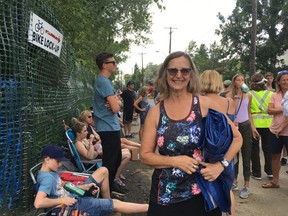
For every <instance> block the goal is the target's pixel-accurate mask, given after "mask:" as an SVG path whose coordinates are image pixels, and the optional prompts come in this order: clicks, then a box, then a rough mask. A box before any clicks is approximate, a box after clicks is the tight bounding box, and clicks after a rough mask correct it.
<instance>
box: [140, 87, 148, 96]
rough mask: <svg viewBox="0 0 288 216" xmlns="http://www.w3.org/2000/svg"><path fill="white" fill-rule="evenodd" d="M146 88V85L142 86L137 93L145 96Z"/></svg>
mask: <svg viewBox="0 0 288 216" xmlns="http://www.w3.org/2000/svg"><path fill="white" fill-rule="evenodd" d="M147 90H148V88H147V86H143V87H142V88H141V90H140V92H139V95H141V96H142V97H145V96H146V92H147Z"/></svg>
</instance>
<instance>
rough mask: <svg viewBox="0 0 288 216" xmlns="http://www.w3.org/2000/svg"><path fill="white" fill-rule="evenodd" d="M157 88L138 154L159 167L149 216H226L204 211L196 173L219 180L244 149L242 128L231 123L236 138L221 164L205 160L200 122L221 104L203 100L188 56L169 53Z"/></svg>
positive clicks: (218, 209)
mask: <svg viewBox="0 0 288 216" xmlns="http://www.w3.org/2000/svg"><path fill="white" fill-rule="evenodd" d="M155 87H156V88H157V90H159V92H160V98H161V100H160V103H158V104H157V105H155V106H153V107H152V108H151V110H150V111H149V112H148V114H147V116H146V120H145V123H144V131H143V137H142V142H141V150H140V156H141V161H142V162H143V163H145V164H147V165H149V166H153V167H154V168H155V169H154V173H153V176H152V185H151V190H150V202H149V211H148V214H147V215H148V216H154V215H155V216H158V215H165V216H170V215H171V216H172V215H173V216H174V215H181V216H186V215H187V216H188V215H189V216H190V215H193V216H212V215H213V216H214V215H215V216H220V215H222V212H221V210H220V208H219V207H216V208H214V209H211V211H209V212H207V211H206V210H205V199H204V195H203V194H202V193H201V190H200V187H199V186H198V184H197V183H196V175H199V174H196V172H197V173H200V175H201V176H202V177H203V178H204V181H206V182H213V181H215V180H216V179H217V178H218V176H219V175H220V174H221V173H222V172H223V171H224V169H225V168H224V167H226V166H229V163H230V161H231V160H232V159H233V157H234V155H235V154H236V153H237V152H238V150H239V149H240V147H241V143H242V138H241V136H240V134H239V132H238V130H237V129H236V127H235V126H234V125H233V123H232V122H231V121H230V120H227V121H228V122H229V124H230V125H231V128H232V130H233V135H234V139H233V141H232V144H231V146H230V147H229V149H228V151H227V152H226V154H225V156H224V158H223V159H222V160H221V161H219V162H216V163H205V162H203V152H202V150H201V149H200V148H199V145H201V144H202V143H200V142H201V130H202V120H203V118H205V117H206V116H207V113H208V109H209V108H216V107H218V108H219V106H220V105H219V104H217V103H214V102H213V101H212V100H211V99H210V98H207V97H203V96H199V91H200V82H199V77H198V74H197V69H196V67H195V65H194V63H193V62H192V60H191V58H190V56H189V55H188V54H186V53H184V52H181V51H179V52H174V53H171V54H170V55H168V56H167V58H166V59H165V60H164V62H163V64H162V65H161V67H160V69H159V71H158V76H157V79H156V81H155ZM156 149H157V151H156Z"/></svg>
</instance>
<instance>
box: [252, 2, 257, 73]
mask: <svg viewBox="0 0 288 216" xmlns="http://www.w3.org/2000/svg"><path fill="white" fill-rule="evenodd" d="M256 28H257V0H252V26H251V49H250V79H251V77H252V75H253V74H255V73H256V67H255V60H256Z"/></svg>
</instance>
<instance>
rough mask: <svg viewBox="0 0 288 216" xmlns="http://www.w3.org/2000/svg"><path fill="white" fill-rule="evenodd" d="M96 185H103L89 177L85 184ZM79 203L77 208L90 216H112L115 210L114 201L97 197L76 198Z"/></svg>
mask: <svg viewBox="0 0 288 216" xmlns="http://www.w3.org/2000/svg"><path fill="white" fill-rule="evenodd" d="M92 182H93V183H95V184H96V185H97V186H98V187H101V183H99V182H96V181H95V179H93V177H92V176H89V177H88V179H87V180H86V181H85V182H84V184H89V183H92ZM76 199H77V203H76V205H75V208H76V209H78V210H82V211H84V212H87V213H88V214H90V215H95V216H96V215H106V214H111V213H112V212H113V209H114V205H113V201H112V199H102V198H95V197H76Z"/></svg>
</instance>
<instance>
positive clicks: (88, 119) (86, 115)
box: [74, 110, 131, 193]
mask: <svg viewBox="0 0 288 216" xmlns="http://www.w3.org/2000/svg"><path fill="white" fill-rule="evenodd" d="M79 120H80V121H81V122H83V123H84V124H85V126H86V130H87V136H86V139H87V140H88V141H89V140H90V137H91V136H92V139H94V141H93V144H94V150H95V151H96V152H97V153H98V154H97V155H99V156H101V157H102V155H103V153H102V145H101V139H100V136H99V135H98V133H97V132H96V130H95V129H94V127H93V126H92V125H94V119H93V113H92V111H90V110H85V111H83V112H82V113H81V114H80V118H79ZM75 122H76V120H75V119H74V123H75ZM82 130H85V129H84V128H83V129H82ZM94 137H95V138H96V139H95V138H94ZM97 137H98V138H97ZM84 140H85V139H83V141H84ZM83 141H82V142H83ZM84 142H85V141H84ZM121 146H122V142H121ZM76 148H77V144H76ZM78 149H79V150H78ZM77 150H78V152H79V154H80V155H81V154H84V155H85V154H89V151H88V150H89V149H88V150H87V148H86V151H85V150H84V149H83V148H81V147H80V146H79V145H78V148H77ZM121 152H122V160H121V164H120V166H119V167H118V169H117V172H116V175H115V179H114V185H113V189H114V190H118V192H120V191H121V193H126V192H127V190H126V188H120V189H119V187H118V186H119V185H120V186H121V187H125V186H126V185H125V183H124V182H123V181H122V180H124V179H125V177H124V176H123V175H122V172H123V170H124V168H125V167H126V165H127V163H128V162H129V161H130V159H131V152H130V150H129V149H128V148H121ZM94 156H96V154H95V155H94ZM92 159H94V158H92ZM90 160H91V159H90ZM115 184H116V185H115ZM115 188H116V189H115Z"/></svg>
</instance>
